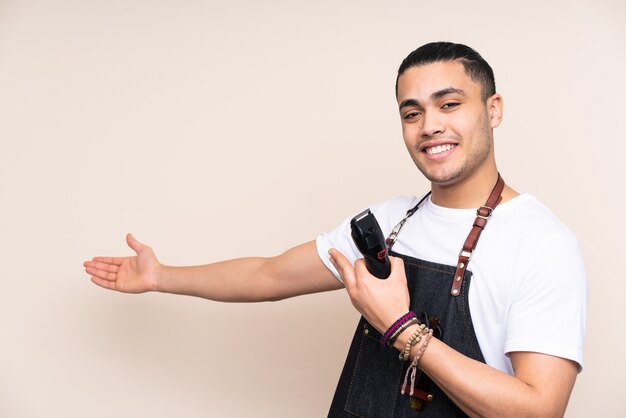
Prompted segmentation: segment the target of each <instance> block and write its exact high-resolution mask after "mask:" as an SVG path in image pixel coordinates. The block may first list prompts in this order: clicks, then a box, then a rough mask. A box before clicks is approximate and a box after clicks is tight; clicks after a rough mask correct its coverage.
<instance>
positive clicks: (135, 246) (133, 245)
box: [126, 234, 145, 254]
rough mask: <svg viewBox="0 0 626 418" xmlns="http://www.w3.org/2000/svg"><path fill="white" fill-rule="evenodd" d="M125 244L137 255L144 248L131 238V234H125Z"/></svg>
mask: <svg viewBox="0 0 626 418" xmlns="http://www.w3.org/2000/svg"><path fill="white" fill-rule="evenodd" d="M126 243H127V244H128V246H129V247H130V248H132V249H133V251H134V252H136V253H137V254H139V252H140V251H141V250H142V249H143V247H145V245H143V244H142V243H141V242H139V241H137V240H136V239H135V237H133V234H126Z"/></svg>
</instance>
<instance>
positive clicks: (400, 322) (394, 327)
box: [380, 311, 417, 346]
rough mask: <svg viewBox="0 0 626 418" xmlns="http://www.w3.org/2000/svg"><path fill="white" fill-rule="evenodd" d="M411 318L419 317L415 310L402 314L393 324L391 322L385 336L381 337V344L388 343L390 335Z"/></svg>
mask: <svg viewBox="0 0 626 418" xmlns="http://www.w3.org/2000/svg"><path fill="white" fill-rule="evenodd" d="M411 318H417V316H416V315H415V312H413V311H409V312H407V313H405V314H404V315H402V316H401V317H400V318H399V319H398V320H397V321H396V322H394V323H393V324H391V326H390V327H389V328H388V329H387V331H385V334H383V338H381V340H380V344H381V345H383V346H384V345H387V341H388V340H389V337H390V336H391V335H392V334H393V333H394V332H395V331H396V330H397V329H398V328H400V327H401V326H402V325H403V324H405V323H407V322H408V321H410V320H411Z"/></svg>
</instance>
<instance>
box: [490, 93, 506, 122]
mask: <svg viewBox="0 0 626 418" xmlns="http://www.w3.org/2000/svg"><path fill="white" fill-rule="evenodd" d="M503 110H504V109H503V103H502V96H500V95H499V94H498V93H496V94H494V95H493V96H491V97H490V98H488V99H487V111H488V112H489V124H490V126H491V128H497V127H498V126H500V122H502V111H503Z"/></svg>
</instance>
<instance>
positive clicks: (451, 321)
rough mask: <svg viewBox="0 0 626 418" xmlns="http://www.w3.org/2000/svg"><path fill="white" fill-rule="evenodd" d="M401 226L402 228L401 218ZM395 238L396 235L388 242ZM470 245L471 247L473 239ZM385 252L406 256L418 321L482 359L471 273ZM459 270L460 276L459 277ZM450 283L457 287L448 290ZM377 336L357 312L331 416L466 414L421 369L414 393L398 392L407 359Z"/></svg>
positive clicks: (371, 417)
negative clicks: (472, 309) (473, 313)
mask: <svg viewBox="0 0 626 418" xmlns="http://www.w3.org/2000/svg"><path fill="white" fill-rule="evenodd" d="M500 182H501V178H500V177H499V178H498V184H497V185H496V188H494V192H492V195H493V194H494V193H495V192H497V197H498V198H499V196H500V193H501V190H502V187H503V184H504V183H503V182H502V185H500ZM498 186H500V187H499V188H498ZM497 189H499V190H497ZM426 197H427V196H426ZM426 197H424V199H425V198H426ZM491 197H492V196H490V200H492V199H491ZM424 199H422V201H423V200H424ZM422 201H420V203H421V202H422ZM489 202H490V201H488V203H489ZM498 202H499V199H498V200H497V201H496V203H495V204H494V203H491V207H489V205H485V206H483V207H481V209H482V208H485V207H486V208H487V209H490V212H489V216H490V215H491V211H493V208H495V206H496V205H497V203H498ZM420 203H418V204H417V205H416V206H415V208H413V209H412V210H411V211H409V213H410V214H408V213H407V217H405V219H404V220H403V221H402V222H401V224H403V223H404V221H405V220H406V219H407V218H408V217H409V216H411V215H412V214H413V213H414V212H415V210H417V208H418V207H419V205H420ZM481 209H479V213H480V210H481ZM479 217H480V216H479ZM485 223H486V222H485ZM475 225H476V222H475ZM399 226H400V228H401V225H400V224H399ZM482 227H484V224H483V226H482ZM398 232H399V230H397V231H395V232H392V235H393V234H394V233H395V235H396V236H397V233H398ZM470 235H471V234H470ZM395 238H396V237H395V236H394V237H393V240H392V241H391V245H393V242H395ZM468 239H469V237H468ZM477 239H478V238H476V241H477ZM388 242H389V240H388ZM391 245H389V246H390V247H391ZM473 245H474V247H475V242H474V243H473ZM472 251H473V248H472ZM462 253H463V251H462ZM389 254H390V255H392V256H394V257H400V258H402V259H403V260H404V267H405V271H406V278H407V286H408V289H409V296H410V308H409V309H410V310H411V311H413V312H415V313H416V314H417V316H418V319H420V321H421V322H422V323H423V322H427V323H428V325H429V328H433V329H436V332H435V333H434V334H433V335H434V336H436V337H438V338H440V339H441V340H442V341H443V342H444V343H446V344H447V345H448V346H450V347H451V348H453V349H455V350H456V351H458V352H460V353H461V354H464V355H465V356H467V357H469V358H472V359H474V360H477V361H480V362H482V363H484V362H485V359H484V357H483V354H482V352H481V350H480V346H479V344H478V340H477V339H476V333H475V332H474V326H473V324H472V316H471V313H470V310H469V304H468V292H469V288H470V283H471V279H472V273H471V272H470V271H467V270H466V269H465V268H463V269H461V270H460V269H459V265H457V266H448V265H444V264H437V263H433V262H430V261H425V260H419V259H417V258H413V257H409V256H406V255H403V254H398V253H395V252H393V251H390V252H389ZM470 257H471V251H470V256H468V257H465V258H463V259H462V260H463V263H462V264H463V265H464V267H466V265H467V262H469V258H470ZM460 263H461V262H460ZM459 276H461V278H460V279H458V280H457V278H459ZM455 282H456V283H455ZM451 288H452V289H456V290H453V291H452V292H451V291H450V289H451ZM381 338H382V335H381V334H380V333H379V332H378V331H377V330H376V329H375V328H374V327H373V326H372V325H370V324H369V323H368V322H367V320H365V318H363V317H361V319H360V321H359V324H358V326H357V329H356V332H355V334H354V337H353V339H352V344H351V345H350V350H349V352H348V357H347V359H346V363H345V365H344V367H343V371H342V372H341V377H340V378H339V383H338V385H337V389H336V391H335V396H334V398H333V401H332V404H331V406H330V411H329V413H328V416H329V417H331V418H334V417H368V418H385V417H394V418H396V417H397V418H401V417H464V416H467V415H466V414H465V413H464V412H463V411H461V409H460V408H459V407H458V406H456V404H454V403H453V402H452V401H451V400H450V398H449V397H448V396H447V395H446V394H445V393H444V392H443V391H442V390H441V389H440V388H439V387H437V386H436V385H435V384H434V382H432V381H430V379H429V378H428V377H427V376H426V375H425V374H423V373H422V372H421V371H420V370H418V375H417V377H416V382H417V383H416V392H417V394H416V393H414V395H413V397H411V396H409V395H408V393H409V392H408V390H407V391H405V394H404V395H402V394H401V393H400V390H401V387H402V385H403V384H404V375H405V372H406V369H407V368H408V366H409V365H410V362H402V361H400V360H398V351H397V350H395V349H393V348H389V347H386V346H382V345H381V344H380V340H381Z"/></svg>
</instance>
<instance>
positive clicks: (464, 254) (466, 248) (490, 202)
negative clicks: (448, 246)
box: [450, 173, 504, 296]
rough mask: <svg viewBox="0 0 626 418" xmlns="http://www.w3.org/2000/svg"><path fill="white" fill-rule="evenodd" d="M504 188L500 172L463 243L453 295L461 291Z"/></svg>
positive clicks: (452, 290) (451, 290) (451, 292)
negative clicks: (474, 254) (465, 276)
mask: <svg viewBox="0 0 626 418" xmlns="http://www.w3.org/2000/svg"><path fill="white" fill-rule="evenodd" d="M503 189H504V180H503V179H502V177H501V176H500V173H498V181H497V182H496V185H495V187H494V188H493V190H492V191H491V194H490V195H489V198H488V199H487V202H486V203H485V204H484V205H483V206H481V207H479V208H478V210H477V211H476V219H475V220H474V225H473V226H472V230H471V231H470V233H469V235H468V236H467V239H466V240H465V243H464V244H463V248H462V249H461V252H460V253H459V261H458V263H457V264H456V272H455V273H454V281H453V282H452V289H450V294H451V295H452V296H458V295H459V293H460V291H461V285H462V284H463V275H464V274H465V270H466V269H467V263H469V261H470V259H471V258H472V253H473V252H474V250H475V249H476V244H478V239H479V238H480V233H481V232H483V229H485V226H486V225H487V221H488V220H489V218H490V217H491V214H492V213H493V210H494V209H495V208H496V206H498V203H500V201H501V200H502V190H503Z"/></svg>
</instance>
